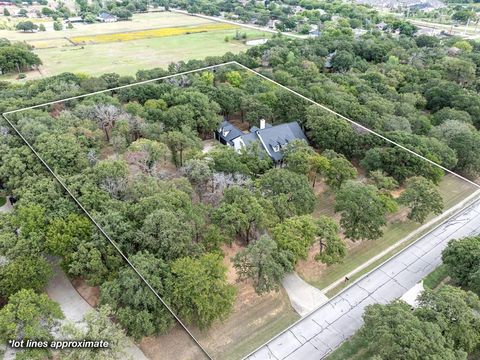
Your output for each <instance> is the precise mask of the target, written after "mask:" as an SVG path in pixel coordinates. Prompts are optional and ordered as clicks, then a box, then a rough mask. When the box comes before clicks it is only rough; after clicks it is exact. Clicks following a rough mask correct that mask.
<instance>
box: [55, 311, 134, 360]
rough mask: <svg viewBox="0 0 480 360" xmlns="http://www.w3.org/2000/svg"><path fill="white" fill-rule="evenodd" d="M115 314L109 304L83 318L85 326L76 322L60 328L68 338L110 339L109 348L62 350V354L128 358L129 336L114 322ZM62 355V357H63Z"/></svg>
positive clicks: (95, 359)
mask: <svg viewBox="0 0 480 360" xmlns="http://www.w3.org/2000/svg"><path fill="white" fill-rule="evenodd" d="M113 316H114V314H113V312H112V310H111V309H110V307H109V306H108V305H104V306H101V307H99V308H98V309H94V310H90V311H89V312H88V313H87V314H86V315H85V316H84V318H83V322H84V324H85V326H84V327H83V326H82V327H79V326H77V325H75V324H74V323H66V324H64V325H63V326H62V328H61V329H60V332H61V334H62V336H64V337H65V338H66V339H72V340H77V339H102V340H104V341H108V345H109V346H108V348H103V349H80V348H78V349H76V348H68V349H64V350H62V355H63V356H64V357H65V359H69V360H83V359H91V360H121V359H126V358H128V354H127V352H126V351H125V350H126V347H127V338H126V336H125V333H124V330H122V328H121V327H120V326H119V325H118V324H116V323H114V322H113V321H112V320H111V318H112V317H113ZM63 356H62V358H63Z"/></svg>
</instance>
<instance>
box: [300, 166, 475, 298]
mask: <svg viewBox="0 0 480 360" xmlns="http://www.w3.org/2000/svg"><path fill="white" fill-rule="evenodd" d="M475 190H476V187H474V186H473V185H470V184H468V183H467V182H465V181H463V180H460V179H458V178H457V177H455V176H452V175H447V176H445V177H444V178H443V180H442V181H441V183H440V185H439V191H440V193H441V194H442V197H443V199H444V204H445V210H447V209H449V208H450V207H452V206H453V205H455V204H457V203H458V202H460V201H461V200H463V199H464V198H466V197H467V196H468V195H470V194H471V193H473V192H474V191H475ZM321 200H322V199H320V201H319V205H317V209H316V211H315V214H326V215H329V214H330V213H332V212H333V205H332V204H333V203H332V201H331V199H330V200H329V201H321ZM329 204H330V205H329ZM320 206H321V207H320ZM329 206H330V209H329V208H328V207H329ZM432 218H433V216H431V217H430V218H429V219H427V221H429V220H431V219H432ZM420 226H421V224H418V223H415V222H413V221H405V222H402V223H399V222H397V223H391V224H389V225H388V226H387V227H386V228H385V230H384V235H383V236H382V237H381V238H379V239H377V240H372V241H365V242H363V243H362V244H361V245H359V246H357V247H355V248H353V249H351V250H350V251H349V252H348V254H347V256H346V257H345V259H344V261H343V262H342V263H341V264H335V265H331V266H329V267H328V268H326V269H325V270H324V271H323V272H322V274H321V277H319V278H314V279H311V278H305V280H306V281H307V282H309V283H310V284H312V285H313V286H315V287H317V288H319V289H323V288H325V287H326V286H328V285H330V284H331V283H333V282H334V281H336V280H338V279H340V278H342V277H344V276H345V275H346V274H348V273H349V272H351V271H353V270H354V269H356V268H357V267H359V266H360V265H362V264H364V263H365V262H366V261H368V260H369V259H371V258H372V257H374V256H375V255H377V254H378V253H380V252H382V251H383V250H385V249H387V248H388V247H390V246H392V245H394V244H395V243H397V242H398V241H399V240H401V239H402V238H404V237H406V236H407V235H408V234H410V233H411V232H412V231H414V230H416V229H418V228H419V227H420ZM433 226H434V225H432V227H433ZM427 231H428V230H425V231H424V232H423V233H425V232H427ZM423 233H420V234H418V235H417V236H415V237H412V239H410V240H409V241H407V242H405V243H403V244H402V245H401V246H399V247H397V248H396V249H394V250H392V251H391V252H389V253H388V254H386V255H385V256H383V257H382V258H381V259H378V260H377V261H375V262H374V263H372V264H371V265H369V266H368V267H366V268H365V269H363V270H362V271H360V272H359V273H357V274H355V275H354V276H352V277H350V281H349V283H351V282H352V281H353V280H355V279H356V278H358V277H360V276H361V275H363V274H365V273H366V272H368V271H369V270H371V269H373V268H374V267H375V266H377V265H379V264H380V263H381V262H382V261H385V260H386V259H388V258H389V257H391V256H392V255H394V254H395V253H397V252H399V251H400V250H401V249H402V248H404V247H405V246H407V245H408V244H409V243H411V242H413V241H414V240H416V239H418V238H419V237H420V236H421V235H423ZM347 285H348V283H342V284H340V285H339V286H337V287H335V288H334V289H332V290H331V291H329V292H328V294H327V295H330V296H332V295H334V294H336V293H337V292H338V291H340V290H341V289H343V288H344V287H345V286H347Z"/></svg>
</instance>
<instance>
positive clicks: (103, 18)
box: [97, 12, 118, 23]
mask: <svg viewBox="0 0 480 360" xmlns="http://www.w3.org/2000/svg"><path fill="white" fill-rule="evenodd" d="M97 20H98V21H100V22H104V23H111V22H116V21H118V18H117V17H116V16H115V15H112V14H109V13H106V12H103V13H100V14H99V15H98V16H97Z"/></svg>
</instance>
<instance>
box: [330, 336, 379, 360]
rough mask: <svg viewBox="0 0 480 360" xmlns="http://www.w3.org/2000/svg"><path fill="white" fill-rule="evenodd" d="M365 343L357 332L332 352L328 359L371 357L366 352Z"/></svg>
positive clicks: (349, 359)
mask: <svg viewBox="0 0 480 360" xmlns="http://www.w3.org/2000/svg"><path fill="white" fill-rule="evenodd" d="M365 345H366V344H364V343H362V342H361V339H360V337H359V336H357V334H356V333H355V334H354V335H353V336H352V337H351V338H350V339H348V340H347V341H344V342H343V343H342V345H340V347H339V348H338V349H336V350H335V351H334V352H333V353H331V354H330V355H329V356H328V357H327V359H328V360H347V359H348V360H367V359H371V357H370V356H369V355H368V354H367V353H366V352H365V350H364V349H365Z"/></svg>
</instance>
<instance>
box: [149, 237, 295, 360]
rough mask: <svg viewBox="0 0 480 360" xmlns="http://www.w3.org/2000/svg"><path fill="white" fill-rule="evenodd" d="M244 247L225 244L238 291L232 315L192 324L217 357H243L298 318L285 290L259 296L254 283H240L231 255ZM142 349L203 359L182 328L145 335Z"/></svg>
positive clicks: (155, 355)
mask: <svg viewBox="0 0 480 360" xmlns="http://www.w3.org/2000/svg"><path fill="white" fill-rule="evenodd" d="M242 249H243V245H241V243H240V242H234V243H233V244H232V246H229V245H224V246H222V250H223V252H224V254H225V256H224V264H225V266H226V267H227V269H228V272H227V279H228V282H229V283H231V284H233V285H234V286H235V288H236V290H237V297H236V300H235V303H234V306H233V310H232V313H231V314H230V316H229V317H228V318H227V319H225V320H224V321H218V322H216V323H215V324H214V325H213V327H212V328H211V329H209V330H207V331H201V330H199V329H197V328H195V327H193V326H188V328H189V330H190V331H191V332H192V333H193V334H194V335H195V337H196V338H197V339H198V340H199V341H200V343H201V344H202V346H204V347H205V348H206V349H207V350H208V352H209V353H210V354H211V355H212V356H213V357H214V358H215V359H238V358H241V357H242V356H244V355H246V354H247V353H248V352H249V351H251V350H253V349H254V348H255V347H256V346H258V345H260V344H261V342H258V341H259V340H260V341H266V340H268V339H269V338H271V337H272V336H274V335H275V334H276V333H277V332H278V331H280V330H281V329H283V328H284V327H286V326H287V325H288V324H290V323H291V322H293V321H295V320H296V319H297V318H298V316H297V315H296V313H295V312H294V310H293V309H292V307H291V306H290V301H289V299H288V297H287V295H286V293H285V291H284V290H283V289H281V290H280V291H279V292H271V293H269V294H265V295H262V296H259V295H257V293H256V292H255V290H254V288H253V286H252V284H251V283H249V282H241V283H240V282H237V275H236V272H235V268H234V267H233V264H232V261H231V258H232V257H233V256H235V254H236V253H238V252H239V251H240V250H242ZM262 336H263V338H262ZM140 348H141V349H142V351H143V352H144V353H145V355H146V356H147V357H149V358H150V359H152V360H160V359H186V360H189V359H203V357H202V355H201V354H200V353H199V352H198V350H197V348H196V347H195V346H194V344H193V343H192V341H190V340H189V338H187V334H186V333H185V332H184V331H183V330H182V329H181V328H175V329H174V330H173V331H172V332H170V333H169V334H167V335H162V336H156V337H148V338H144V339H143V340H142V342H141V343H140Z"/></svg>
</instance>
